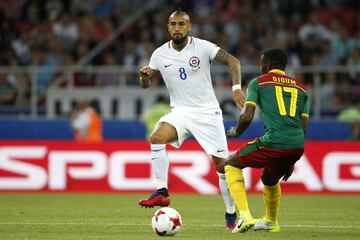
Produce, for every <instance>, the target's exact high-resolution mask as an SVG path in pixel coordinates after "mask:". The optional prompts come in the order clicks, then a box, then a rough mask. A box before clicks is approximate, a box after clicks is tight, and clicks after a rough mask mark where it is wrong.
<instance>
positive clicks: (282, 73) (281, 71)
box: [269, 69, 285, 75]
mask: <svg viewBox="0 0 360 240" xmlns="http://www.w3.org/2000/svg"><path fill="white" fill-rule="evenodd" d="M269 72H270V73H277V74H280V75H285V72H284V71H283V70H280V69H272V70H270V71H269Z"/></svg>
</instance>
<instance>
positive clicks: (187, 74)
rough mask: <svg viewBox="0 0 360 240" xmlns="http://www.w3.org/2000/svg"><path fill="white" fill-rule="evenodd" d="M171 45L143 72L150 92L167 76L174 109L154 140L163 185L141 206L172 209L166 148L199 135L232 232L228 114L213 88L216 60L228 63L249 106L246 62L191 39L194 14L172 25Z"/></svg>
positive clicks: (178, 15) (237, 95)
mask: <svg viewBox="0 0 360 240" xmlns="http://www.w3.org/2000/svg"><path fill="white" fill-rule="evenodd" d="M167 27H168V31H169V33H170V36H171V40H170V41H169V42H167V43H165V44H163V45H162V46H160V47H159V48H157V49H156V50H155V51H154V53H153V54H152V56H151V59H150V63H149V66H146V67H144V68H142V69H141V70H140V86H141V87H142V88H148V87H149V86H150V85H151V82H152V81H153V80H154V79H156V78H157V76H158V74H161V75H162V77H163V79H164V81H165V84H166V87H167V89H168V91H169V95H170V105H171V107H172V110H171V112H170V113H169V114H167V115H165V116H163V117H162V118H161V119H160V120H159V122H158V124H157V126H156V127H155V129H154V131H153V132H152V133H151V136H150V143H151V163H152V168H153V170H154V173H155V178H156V181H157V190H156V191H155V192H154V193H153V194H152V195H151V196H150V197H149V198H148V199H143V200H140V201H139V204H140V205H141V206H144V207H153V206H168V205H169V204H170V197H169V193H168V185H167V181H168V167H169V160H168V155H167V152H166V144H168V143H171V144H172V145H173V146H175V147H179V146H180V145H181V143H182V142H183V141H184V140H185V139H186V138H187V137H189V136H190V135H193V136H194V137H195V139H196V140H197V141H198V142H199V144H200V145H201V146H202V148H203V149H204V150H205V151H206V152H207V153H208V154H209V155H211V157H212V160H213V162H214V164H215V168H216V171H217V174H218V176H219V186H220V190H221V193H222V194H223V198H224V202H225V206H226V213H225V219H226V225H227V228H229V229H232V228H233V227H235V221H236V212H235V205H234V202H233V199H232V198H231V196H230V193H229V191H228V187H227V185H226V179H225V172H224V163H225V158H226V157H227V156H228V147H227V142H226V135H225V130H224V124H223V119H222V112H221V109H220V107H219V103H218V101H217V99H216V97H215V94H214V90H213V87H212V83H211V75H210V66H211V61H212V60H216V61H218V62H221V63H224V64H227V65H228V66H229V67H230V73H231V77H232V82H233V88H232V89H233V98H234V101H235V103H236V105H237V106H243V104H244V97H245V96H244V93H243V92H242V91H241V85H240V84H241V82H240V81H241V71H240V62H239V61H238V60H237V59H236V58H235V57H233V56H232V55H230V54H229V53H227V52H226V51H225V50H223V49H221V48H219V47H218V46H216V45H215V44H213V43H211V42H208V41H206V40H202V39H199V38H195V37H191V36H188V33H189V32H190V30H191V22H190V18H189V15H188V14H186V13H185V12H183V11H182V10H181V9H178V10H177V11H175V12H174V13H172V14H171V15H170V17H169V20H168V24H167Z"/></svg>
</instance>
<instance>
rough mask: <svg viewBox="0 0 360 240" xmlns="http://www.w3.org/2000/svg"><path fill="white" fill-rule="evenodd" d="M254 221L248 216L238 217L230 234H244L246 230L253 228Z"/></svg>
mask: <svg viewBox="0 0 360 240" xmlns="http://www.w3.org/2000/svg"><path fill="white" fill-rule="evenodd" d="M254 224H255V222H254V219H253V218H252V216H251V215H248V216H246V217H240V218H239V221H238V223H237V224H236V226H235V228H234V229H233V230H232V231H231V233H238V232H241V233H244V232H246V231H247V230H249V229H251V228H252V227H254Z"/></svg>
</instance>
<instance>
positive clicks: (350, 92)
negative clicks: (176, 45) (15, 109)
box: [0, 0, 360, 114]
mask: <svg viewBox="0 0 360 240" xmlns="http://www.w3.org/2000/svg"><path fill="white" fill-rule="evenodd" d="M149 2H151V1H146V0H132V1H126V0H86V1H82V0H13V1H7V0H0V52H1V54H0V66H11V67H13V66H30V65H31V66H32V65H38V66H47V67H49V69H50V70H49V71H46V72H43V73H41V74H38V75H37V76H36V80H37V83H38V86H39V89H41V88H45V87H46V86H48V85H49V84H51V82H52V81H53V80H54V79H55V78H56V77H58V76H59V73H58V72H57V71H56V67H58V66H68V65H71V66H73V65H78V64H79V63H80V62H82V61H83V60H84V57H86V55H87V54H88V53H89V52H90V51H91V49H93V48H94V47H95V46H96V45H97V44H98V43H99V42H101V41H102V40H103V39H105V38H106V37H107V36H109V34H111V33H112V32H113V31H114V30H115V29H117V28H118V27H119V26H121V25H122V24H123V23H124V22H125V21H126V20H127V19H128V18H130V17H131V16H132V15H133V14H134V13H135V12H136V11H137V10H138V9H141V8H142V7H144V6H145V5H146V4H148V3H149ZM155 2H157V4H155V5H154V6H153V7H152V9H151V10H150V11H149V12H147V13H146V14H144V15H143V16H141V17H140V18H138V19H136V21H135V22H134V23H132V24H131V25H130V26H129V27H127V28H126V30H125V31H124V32H123V33H122V34H120V35H119V36H118V37H117V38H116V39H115V40H113V41H111V43H110V44H109V45H108V46H107V47H106V48H105V49H104V50H103V51H101V52H100V53H99V54H98V55H96V56H95V57H94V58H92V59H91V60H90V61H89V62H86V65H91V66H94V65H101V66H109V67H111V66H123V67H125V69H126V68H128V69H130V70H131V69H134V66H135V69H138V68H139V67H141V66H144V65H146V64H147V63H148V61H149V57H150V56H151V53H152V52H153V51H154V50H155V49H156V47H158V46H160V45H161V44H163V43H165V42H166V41H167V40H168V35H167V30H166V23H167V19H168V16H169V14H170V13H171V12H173V11H174V10H175V9H176V6H178V5H179V3H180V1H176V0H173V1H155ZM181 5H182V7H183V9H184V10H185V11H187V12H188V13H189V14H190V16H191V21H192V24H193V27H192V31H191V35H192V36H196V37H200V38H204V39H207V40H209V41H212V42H214V43H216V44H218V45H219V46H220V47H222V48H224V49H226V50H227V51H229V52H230V53H232V54H233V55H235V56H236V57H238V58H239V59H240V61H241V64H242V67H243V69H246V68H247V66H254V65H257V64H258V62H259V55H260V53H261V51H262V50H264V49H267V48H272V47H278V48H282V49H285V50H286V51H287V53H288V56H289V66H290V67H291V68H292V69H296V68H298V67H301V66H325V67H329V71H327V72H326V73H324V74H321V87H320V89H318V90H319V92H317V93H316V94H319V95H320V97H321V100H322V103H323V108H324V109H323V110H324V111H328V112H331V113H332V112H334V114H337V113H338V112H339V111H340V110H342V109H344V108H347V107H349V106H352V105H355V103H356V102H359V101H360V99H359V98H360V87H359V86H360V72H359V68H360V14H359V12H360V2H359V1H357V0H292V1H287V0H271V1H270V0H188V1H181ZM333 65H342V66H346V67H347V68H348V71H347V72H342V73H339V72H335V71H332V69H331V66H333ZM356 69H358V71H356ZM130 70H129V71H130ZM130 72H131V71H130ZM294 75H295V77H296V78H298V79H299V80H302V81H304V82H305V83H306V84H307V85H308V86H309V87H310V88H311V87H312V85H313V84H314V77H313V75H312V74H300V73H297V72H296V71H294ZM251 77H252V75H246V74H245V75H244V81H245V84H246V82H247V81H248V80H250V78H251ZM218 78H221V77H220V76H218V77H215V79H214V81H215V85H216V86H218V87H221V86H227V85H230V84H231V81H230V78H229V77H225V79H221V81H218ZM122 80H123V81H127V84H130V85H131V84H133V85H135V84H137V77H136V75H134V74H128V75H126V76H125V79H122ZM30 82H31V78H30V76H29V75H26V74H25V75H16V76H15V75H14V74H7V73H4V72H1V71H0V96H1V98H0V104H2V105H4V104H24V103H26V101H29V95H30V93H29V89H30V88H29V87H28V86H29V85H30ZM118 82H119V75H118V74H116V73H112V72H109V73H102V74H78V75H76V76H75V85H78V86H112V85H117V84H118ZM159 84H160V81H159ZM5 92H6V94H3V93H5Z"/></svg>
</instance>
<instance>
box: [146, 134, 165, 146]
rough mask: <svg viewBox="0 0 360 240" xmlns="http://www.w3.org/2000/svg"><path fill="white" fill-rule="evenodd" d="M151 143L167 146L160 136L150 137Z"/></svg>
mask: <svg viewBox="0 0 360 240" xmlns="http://www.w3.org/2000/svg"><path fill="white" fill-rule="evenodd" d="M149 140H150V143H151V144H165V143H166V142H165V140H164V139H163V138H162V137H161V136H160V135H158V134H151V135H150V139H149Z"/></svg>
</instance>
